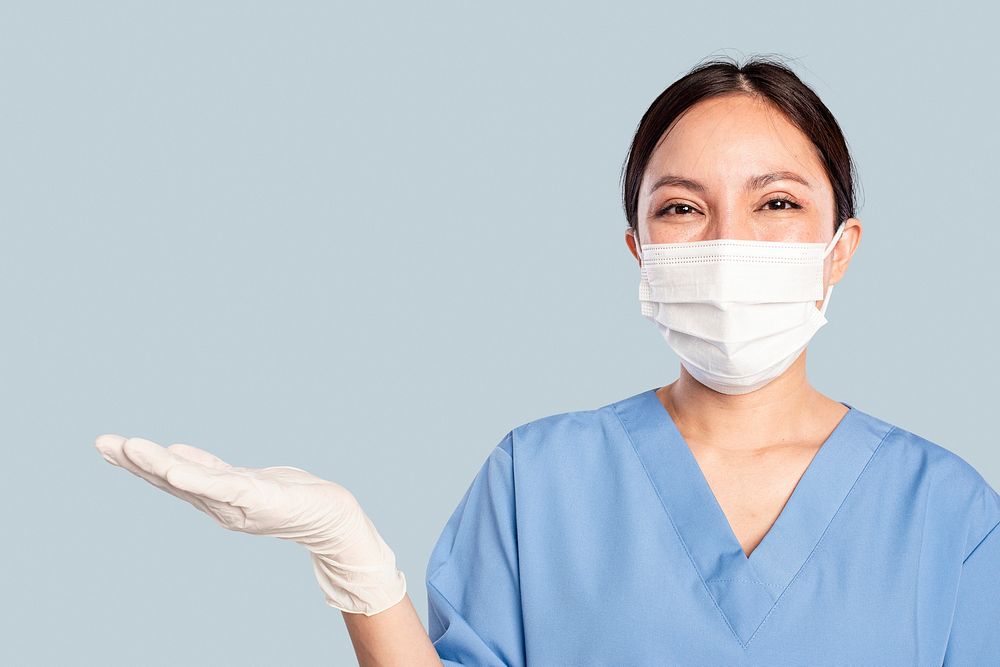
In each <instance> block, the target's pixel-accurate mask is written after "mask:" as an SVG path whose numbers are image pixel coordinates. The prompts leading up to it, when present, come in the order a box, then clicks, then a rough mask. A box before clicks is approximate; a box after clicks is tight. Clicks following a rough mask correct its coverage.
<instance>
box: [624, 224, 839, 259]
mask: <svg viewBox="0 0 1000 667" xmlns="http://www.w3.org/2000/svg"><path fill="white" fill-rule="evenodd" d="M845 231H846V230H845ZM635 234H636V232H635V231H634V230H633V229H632V228H631V227H629V228H628V229H626V230H625V245H627V246H628V249H629V252H631V253H632V256H633V257H635V259H636V261H637V262H639V266H642V260H641V259H639V252H638V251H637V250H636V247H635V239H636V236H635Z"/></svg>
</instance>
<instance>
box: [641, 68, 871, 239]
mask: <svg viewBox="0 0 1000 667" xmlns="http://www.w3.org/2000/svg"><path fill="white" fill-rule="evenodd" d="M731 93H742V94H746V95H751V96H757V97H760V98H763V99H765V100H767V101H769V102H770V103H771V104H773V105H774V106H775V107H777V108H778V109H779V110H781V111H782V112H783V113H784V114H785V116H787V117H788V120H789V121H790V122H791V123H792V124H793V125H795V126H796V127H798V128H799V129H800V130H802V132H803V133H804V134H805V135H806V136H807V137H809V139H810V140H811V141H812V142H813V144H814V145H815V146H816V148H817V150H818V151H819V155H820V159H821V160H822V162H823V164H824V166H825V167H826V173H827V176H828V177H829V179H830V183H831V184H832V185H833V196H834V201H835V202H836V205H837V211H836V220H834V221H833V223H834V225H833V226H834V229H836V228H837V225H839V224H840V223H841V222H842V221H843V220H846V219H847V218H852V217H854V215H855V206H856V200H855V197H856V192H855V182H856V180H857V178H856V171H857V170H856V168H855V164H854V161H853V160H852V159H851V154H850V152H849V151H848V149H847V141H846V140H845V139H844V134H843V132H841V130H840V126H839V125H838V124H837V120H836V119H835V118H834V117H833V114H832V113H830V110H829V109H828V108H827V107H826V105H825V104H823V102H822V101H821V100H820V99H819V97H818V96H817V95H816V93H815V92H814V91H813V89H812V88H810V87H809V86H807V85H806V84H805V83H803V82H802V80H801V79H799V77H798V76H796V74H795V73H794V72H793V71H792V70H791V69H789V68H788V67H787V66H786V65H784V64H783V63H782V62H780V61H779V60H778V59H777V58H776V57H773V56H766V55H756V56H751V57H750V58H749V59H748V60H747V61H746V62H745V63H744V64H743V65H740V64H739V63H738V62H737V61H735V60H733V59H731V58H729V57H718V58H715V59H713V60H709V61H707V62H703V63H701V64H699V65H696V66H695V67H694V68H693V69H691V70H690V71H689V72H688V73H687V74H685V75H684V76H683V77H681V78H680V79H678V80H677V81H675V82H674V83H672V84H670V86H669V87H667V89H666V90H664V91H663V92H662V93H660V94H659V96H658V97H657V98H656V99H655V100H653V103H652V104H651V105H650V107H649V109H647V110H646V113H645V114H643V116H642V119H641V120H640V121H639V127H638V128H637V129H636V131H635V137H634V138H633V139H632V145H631V146H630V147H629V152H628V157H627V158H626V160H625V164H624V165H623V168H622V176H623V182H622V203H623V204H624V206H625V218H626V219H627V220H628V224H629V227H631V228H632V229H634V230H636V231H638V229H637V228H638V224H639V217H638V210H637V209H638V206H639V186H640V184H641V183H642V176H643V173H644V172H645V171H646V165H647V164H648V163H649V158H650V157H651V156H652V154H653V150H654V148H655V147H656V145H657V144H658V143H659V140H660V138H661V137H662V136H663V133H664V132H666V131H667V129H668V128H669V127H670V124H671V123H673V121H674V120H676V119H677V118H678V117H679V116H680V115H681V114H682V113H683V112H684V111H686V110H687V109H688V108H689V107H691V106H693V105H694V104H696V103H697V102H700V101H701V100H704V99H707V98H709V97H713V96H716V95H726V94H731Z"/></svg>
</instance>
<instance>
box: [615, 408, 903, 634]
mask: <svg viewBox="0 0 1000 667" xmlns="http://www.w3.org/2000/svg"><path fill="white" fill-rule="evenodd" d="M656 391H657V389H650V390H648V391H644V392H642V393H640V394H636V395H635V396H632V397H631V398H626V399H624V400H622V401H619V402H617V403H613V404H612V407H613V408H614V410H615V412H616V413H617V415H618V418H619V419H620V421H621V423H622V426H623V427H624V429H625V431H626V432H627V433H628V435H629V438H630V439H631V442H632V446H633V447H634V448H635V452H636V455H637V456H638V457H639V460H640V462H641V463H642V465H643V467H644V468H645V470H646V474H647V475H648V477H649V480H650V482H651V483H652V485H653V487H654V488H655V490H656V493H657V495H658V496H659V499H660V502H661V504H662V505H663V509H664V510H665V511H666V513H667V515H668V518H669V519H670V522H671V523H672V525H673V528H674V529H675V530H676V532H677V535H678V537H679V538H680V540H681V542H682V543H683V545H684V547H685V549H686V550H687V553H688V555H689V556H690V558H691V562H692V564H693V565H694V567H695V570H696V571H697V573H698V576H699V577H700V578H701V580H702V583H703V584H704V586H705V588H706V590H707V591H708V593H709V595H710V596H711V597H712V599H713V600H714V601H715V603H716V605H717V606H718V607H719V610H720V611H721V612H722V615H723V617H724V619H725V620H726V622H727V623H728V624H729V626H730V628H731V629H732V631H733V633H734V634H735V635H736V638H737V640H738V641H739V642H740V643H741V644H742V645H743V646H744V648H745V647H746V645H747V644H748V643H749V642H750V640H751V639H752V637H753V636H754V634H755V633H756V631H757V628H758V627H759V626H760V624H761V623H762V622H763V620H764V618H765V617H766V616H767V614H768V613H769V612H770V610H771V608H772V607H773V606H774V604H775V603H776V602H777V600H778V598H779V597H780V596H781V595H782V594H783V592H784V591H785V589H786V588H787V587H788V585H789V584H790V583H791V582H792V579H793V578H794V577H795V575H796V573H797V572H798V571H799V569H801V568H802V566H803V565H804V564H805V563H806V561H807V560H808V558H809V555H810V554H811V553H812V551H813V549H814V548H815V547H816V545H817V544H818V542H819V540H820V538H821V537H822V536H823V533H824V532H825V531H826V528H827V526H828V525H829V524H830V522H831V521H832V520H833V517H834V515H835V514H836V513H837V510H838V509H839V507H840V506H841V504H842V503H843V501H844V499H845V498H846V497H847V494H848V493H850V491H851V489H852V488H853V486H854V482H855V481H856V480H857V478H858V477H859V476H860V475H861V472H862V471H863V470H864V468H865V466H866V464H867V463H868V461H869V460H870V459H871V457H872V455H873V454H874V453H875V450H876V449H877V448H878V445H879V443H881V441H882V439H883V438H884V437H885V435H886V433H888V431H889V430H891V429H892V426H891V425H890V424H887V423H886V422H883V421H881V420H878V419H875V418H873V417H871V416H870V415H867V414H865V413H863V412H861V411H860V410H858V409H856V408H855V407H853V406H852V405H850V404H848V403H843V405H845V406H847V408H848V411H847V413H846V414H845V415H844V416H843V417H842V418H841V420H840V421H839V422H838V423H837V426H836V427H835V428H834V429H833V431H832V432H831V433H830V435H829V436H828V437H827V439H826V440H825V441H824V442H823V444H822V446H821V447H820V448H819V450H818V451H817V452H816V454H815V455H814V456H813V459H812V461H811V462H810V463H809V466H808V467H807V468H806V470H805V472H804V473H803V474H802V477H801V478H800V479H799V481H798V484H797V485H796V486H795V490H794V491H793V492H792V495H791V496H790V497H789V499H788V501H787V502H786V503H785V506H784V508H783V509H782V511H781V514H779V515H778V518H777V519H776V520H775V522H774V524H773V525H772V526H771V529H770V530H769V531H768V532H767V534H766V535H765V536H764V539H763V540H762V541H761V542H760V544H758V545H757V547H756V548H755V549H754V550H753V551H752V552H750V556H749V557H747V555H746V553H744V551H743V547H742V546H741V545H740V543H739V540H738V539H737V538H736V535H735V534H734V533H733V530H732V527H731V526H730V524H729V521H728V519H726V515H725V513H724V512H723V511H722V507H721V506H720V505H719V502H718V500H717V499H716V497H715V494H714V493H713V492H712V489H711V487H710V486H709V484H708V481H707V480H706V479H705V476H704V474H703V473H702V470H701V467H700V466H699V465H698V462H697V460H696V459H695V458H694V454H693V453H692V452H691V449H690V447H688V445H687V443H686V442H685V441H684V438H683V437H682V436H681V434H680V432H679V431H678V429H677V425H676V424H675V423H674V421H673V418H672V417H671V416H670V413H669V412H668V411H667V410H666V408H665V407H664V406H663V404H662V403H661V402H660V399H659V398H658V397H657V395H656Z"/></svg>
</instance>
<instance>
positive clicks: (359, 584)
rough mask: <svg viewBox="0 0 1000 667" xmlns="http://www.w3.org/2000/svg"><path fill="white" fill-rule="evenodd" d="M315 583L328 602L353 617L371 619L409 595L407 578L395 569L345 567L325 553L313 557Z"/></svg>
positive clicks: (391, 565) (391, 567) (390, 566)
mask: <svg viewBox="0 0 1000 667" xmlns="http://www.w3.org/2000/svg"><path fill="white" fill-rule="evenodd" d="M310 556H311V558H312V563H313V572H314V573H315V574H316V581H317V582H319V586H320V588H321V589H323V593H324V597H325V598H326V603H327V604H328V605H330V606H331V607H334V608H336V609H339V610H341V611H346V612H349V613H352V614H364V615H365V616H372V615H374V614H377V613H379V612H382V611H385V610H386V609H388V608H389V607H392V606H394V605H395V604H396V603H398V602H399V601H400V600H402V599H403V597H404V596H405V595H406V577H405V575H404V574H403V573H402V572H401V571H400V570H398V569H396V566H395V558H394V557H393V558H392V563H391V564H390V565H388V566H387V565H385V564H382V565H373V566H365V567H361V566H356V565H344V564H342V563H338V562H337V561H336V560H334V559H332V558H330V557H329V556H325V555H323V554H315V553H311V554H310Z"/></svg>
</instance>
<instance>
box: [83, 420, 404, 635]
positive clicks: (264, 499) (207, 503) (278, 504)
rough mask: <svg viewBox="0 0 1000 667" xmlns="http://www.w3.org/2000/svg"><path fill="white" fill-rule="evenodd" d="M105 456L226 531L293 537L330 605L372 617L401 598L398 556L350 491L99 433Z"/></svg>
mask: <svg viewBox="0 0 1000 667" xmlns="http://www.w3.org/2000/svg"><path fill="white" fill-rule="evenodd" d="M94 446H95V447H96V448H97V450H98V451H100V453H101V456H103V457H104V459H105V460H106V461H108V462H109V463H111V464H113V465H116V466H119V467H121V468H124V469H126V470H128V471H129V472H131V473H132V474H134V475H137V476H139V477H141V478H143V479H144V480H146V481H147V482H149V483H150V484H153V485H154V486H156V487H158V488H160V489H162V490H164V491H166V492H167V493H170V494H171V495H174V496H177V497H178V498H181V499H182V500H186V501H187V502H189V503H191V504H192V505H194V506H195V507H197V508H198V509H199V510H201V511H202V512H204V513H205V514H207V515H209V516H210V517H212V518H213V519H214V520H215V521H216V522H218V523H219V524H220V525H222V526H223V527H224V528H227V529H229V530H236V531H240V532H243V533H250V534H253V535H272V536H274V537H279V538H281V539H284V540H292V541H294V542H298V543H299V544H301V545H303V546H304V547H305V548H306V549H308V550H309V552H310V554H311V555H310V557H311V559H312V563H313V571H314V572H315V574H316V580H317V581H318V582H319V585H320V588H322V589H323V592H324V594H325V598H326V602H327V604H329V605H330V606H331V607H335V608H337V609H340V610H341V611H346V612H350V613H355V614H359V613H360V614H365V615H366V616H371V615H373V614H377V613H379V612H380V611H384V610H386V609H388V608H389V607H391V606H393V605H394V604H396V603H397V602H399V601H400V600H402V599H403V596H404V595H405V594H406V578H405V577H404V576H403V573H402V572H400V571H399V570H397V569H396V556H395V554H394V553H393V552H392V550H391V549H390V548H389V546H388V545H387V544H386V543H385V542H384V541H383V540H382V537H381V536H380V535H379V534H378V531H376V530H375V526H374V525H373V524H372V522H371V520H370V519H369V518H368V516H367V515H366V514H365V513H364V512H363V511H362V509H361V505H360V504H358V501H357V500H356V499H355V497H354V495H353V494H351V492H350V491H348V490H347V489H345V488H344V487H343V486H340V485H339V484H336V483H334V482H329V481H327V480H325V479H320V478H319V477H316V476H315V475H313V474H311V473H308V472H306V471H305V470H302V469H301V468H293V467H291V466H274V467H270V468H239V467H234V466H231V465H229V464H228V463H226V462H225V461H223V460H222V459H220V458H218V457H216V456H215V455H214V454H210V453H209V452H206V451H204V450H202V449H198V448H197V447H192V446H190V445H184V444H179V443H178V444H173V445H170V446H169V447H166V448H164V447H161V446H160V445H158V444H156V443H155V442H152V441H150V440H146V439H144V438H124V437H122V436H119V435H112V434H107V435H101V436H98V438H97V440H96V441H95V443H94Z"/></svg>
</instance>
